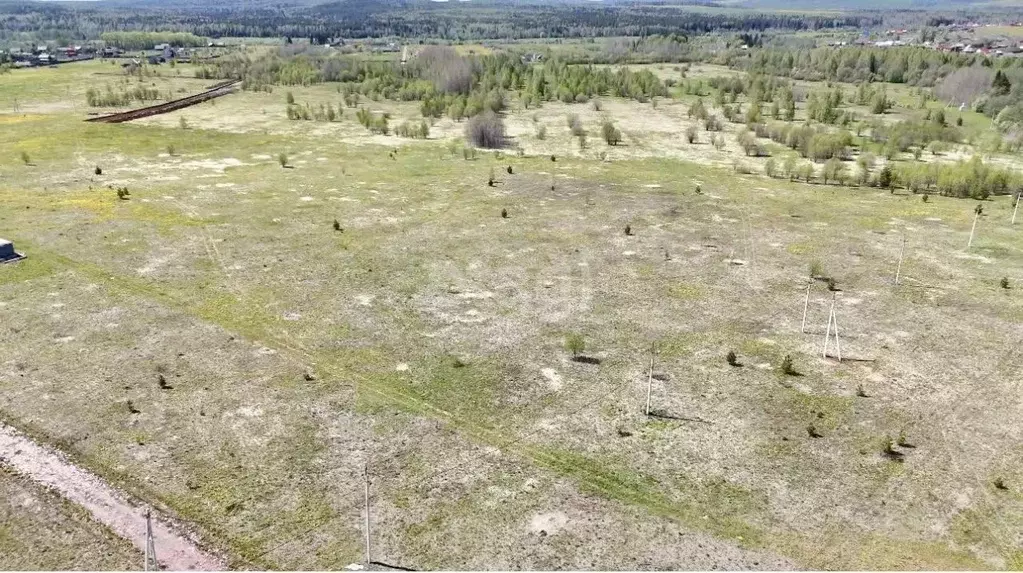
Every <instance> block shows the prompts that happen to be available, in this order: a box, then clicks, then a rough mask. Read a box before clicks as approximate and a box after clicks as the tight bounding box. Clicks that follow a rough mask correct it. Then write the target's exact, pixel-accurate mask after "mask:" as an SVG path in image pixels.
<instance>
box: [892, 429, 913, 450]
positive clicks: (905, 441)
mask: <svg viewBox="0 0 1023 573" xmlns="http://www.w3.org/2000/svg"><path fill="white" fill-rule="evenodd" d="M895 443H896V444H898V445H899V446H900V447H903V448H912V447H913V444H911V443H909V438H907V437H906V430H902V431H900V432H899V438H898V439H897V440H895Z"/></svg>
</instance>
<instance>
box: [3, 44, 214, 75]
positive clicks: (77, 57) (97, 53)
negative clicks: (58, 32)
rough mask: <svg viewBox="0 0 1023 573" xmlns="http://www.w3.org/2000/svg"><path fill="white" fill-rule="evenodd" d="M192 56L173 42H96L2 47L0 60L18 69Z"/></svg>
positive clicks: (185, 59)
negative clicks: (146, 45)
mask: <svg viewBox="0 0 1023 573" xmlns="http://www.w3.org/2000/svg"><path fill="white" fill-rule="evenodd" d="M208 47H209V48H222V47H225V44H224V43H223V42H220V41H211V42H209V44H208ZM191 56H192V54H191V52H190V51H189V50H187V49H186V48H176V47H174V46H171V45H170V44H157V45H155V46H153V49H151V50H144V51H141V52H137V51H128V50H123V49H121V48H118V47H115V46H98V45H95V44H86V45H82V46H78V45H69V46H61V47H56V48H54V47H50V46H45V45H39V46H33V47H32V48H31V49H27V50H25V49H21V48H13V49H11V50H8V51H4V50H0V62H3V61H10V62H11V63H12V65H13V66H14V67H15V68H32V67H38V66H54V65H57V64H64V63H68V62H77V61H81V60H91V59H94V58H131V59H132V62H133V63H135V64H136V65H138V64H141V63H142V62H143V61H145V62H147V63H149V64H151V65H156V64H162V63H165V62H170V61H172V60H176V61H178V62H182V63H186V62H188V61H190V59H191ZM130 63H131V62H129V64H128V65H130Z"/></svg>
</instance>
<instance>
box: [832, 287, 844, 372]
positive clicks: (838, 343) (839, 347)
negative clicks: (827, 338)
mask: <svg viewBox="0 0 1023 573" xmlns="http://www.w3.org/2000/svg"><path fill="white" fill-rule="evenodd" d="M831 316H832V318H833V320H834V322H835V349H836V350H837V351H838V361H839V362H841V361H842V341H841V340H839V338H838V313H837V312H835V299H834V298H832V299H831Z"/></svg>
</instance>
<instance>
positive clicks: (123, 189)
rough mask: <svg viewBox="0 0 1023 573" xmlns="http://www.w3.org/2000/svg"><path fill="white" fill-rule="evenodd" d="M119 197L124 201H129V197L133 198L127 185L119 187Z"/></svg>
mask: <svg viewBox="0 0 1023 573" xmlns="http://www.w3.org/2000/svg"><path fill="white" fill-rule="evenodd" d="M117 198H118V199H120V200H122V201H127V200H128V199H130V198H131V193H129V192H128V188H127V187H118V188H117Z"/></svg>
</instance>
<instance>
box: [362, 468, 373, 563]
mask: <svg viewBox="0 0 1023 573" xmlns="http://www.w3.org/2000/svg"><path fill="white" fill-rule="evenodd" d="M362 477H363V480H364V481H365V482H366V527H365V529H366V569H367V570H368V569H369V565H370V562H371V561H370V547H369V464H366V465H365V467H364V468H363V472H362Z"/></svg>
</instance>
